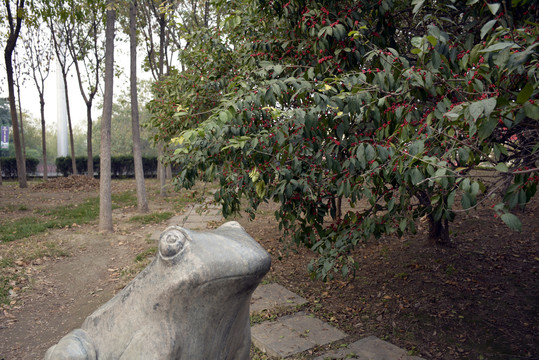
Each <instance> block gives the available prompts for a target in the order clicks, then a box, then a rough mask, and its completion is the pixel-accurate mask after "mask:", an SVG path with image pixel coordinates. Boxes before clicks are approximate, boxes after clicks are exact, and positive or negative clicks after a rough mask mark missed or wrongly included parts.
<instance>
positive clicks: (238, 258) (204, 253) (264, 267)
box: [153, 221, 270, 291]
mask: <svg viewBox="0 0 539 360" xmlns="http://www.w3.org/2000/svg"><path fill="white" fill-rule="evenodd" d="M269 266H270V258H269V255H268V253H267V252H266V251H265V250H264V249H263V248H262V247H261V246H260V245H259V244H258V243H257V242H256V241H254V240H253V238H251V237H250V236H249V235H248V234H247V233H246V232H245V231H244V230H243V228H242V227H241V225H240V224H238V223H237V222H235V221H231V222H227V223H226V224H224V225H222V226H221V227H219V228H218V229H216V230H213V231H209V232H192V231H190V230H187V229H184V228H181V227H177V226H171V227H169V228H167V229H166V230H165V231H164V232H163V233H162V235H161V237H160V239H159V244H158V256H157V259H156V261H155V268H154V269H153V270H154V271H156V272H158V273H160V274H161V275H162V276H163V277H164V278H166V281H165V282H166V283H168V284H169V285H170V288H171V289H177V290H180V291H186V290H188V289H189V290H194V289H195V288H198V287H200V286H205V287H207V286H210V284H212V283H214V282H224V281H228V282H238V283H242V284H243V285H245V286H250V285H251V284H253V282H254V283H255V284H258V282H259V281H260V279H261V278H262V277H263V276H264V275H265V274H266V273H267V272H268V270H269ZM173 284H175V285H173Z"/></svg>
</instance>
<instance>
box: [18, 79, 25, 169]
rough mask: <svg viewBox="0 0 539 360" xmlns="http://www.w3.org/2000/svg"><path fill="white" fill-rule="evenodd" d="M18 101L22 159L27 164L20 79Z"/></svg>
mask: <svg viewBox="0 0 539 360" xmlns="http://www.w3.org/2000/svg"><path fill="white" fill-rule="evenodd" d="M17 103H18V104H19V120H20V122H21V145H22V159H23V160H24V164H25V165H26V142H25V141H24V121H23V117H22V106H21V86H20V85H19V80H18V79H17Z"/></svg>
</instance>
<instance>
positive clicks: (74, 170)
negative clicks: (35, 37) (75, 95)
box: [62, 71, 78, 175]
mask: <svg viewBox="0 0 539 360" xmlns="http://www.w3.org/2000/svg"><path fill="white" fill-rule="evenodd" d="M62 76H63V78H64V88H65V89H66V108H67V126H68V129H69V142H70V144H71V166H72V167H73V175H77V174H78V171H77V160H76V159H75V140H74V138H73V126H71V110H70V109H69V92H68V91H67V72H65V71H63V73H62Z"/></svg>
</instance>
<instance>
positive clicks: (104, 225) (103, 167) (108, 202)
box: [99, 0, 116, 231]
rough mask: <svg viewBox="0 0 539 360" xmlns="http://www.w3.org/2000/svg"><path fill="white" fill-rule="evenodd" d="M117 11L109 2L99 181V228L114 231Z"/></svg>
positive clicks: (110, 0)
mask: <svg viewBox="0 0 539 360" xmlns="http://www.w3.org/2000/svg"><path fill="white" fill-rule="evenodd" d="M115 18H116V10H114V0H108V1H107V25H106V30H105V39H106V40H105V94H104V97H103V115H102V117H101V161H100V173H101V175H100V179H99V228H100V229H101V230H102V231H113V228H112V194H111V168H110V148H111V118H112V93H113V81H114V22H115Z"/></svg>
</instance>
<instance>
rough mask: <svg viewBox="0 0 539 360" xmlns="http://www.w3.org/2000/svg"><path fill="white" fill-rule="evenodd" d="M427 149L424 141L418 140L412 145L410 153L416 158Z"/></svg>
mask: <svg viewBox="0 0 539 360" xmlns="http://www.w3.org/2000/svg"><path fill="white" fill-rule="evenodd" d="M424 149H425V142H424V141H423V140H417V141H414V142H413V143H412V145H410V149H409V150H408V153H409V154H410V155H412V156H415V155H417V154H420V153H422V152H423V150H424Z"/></svg>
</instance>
